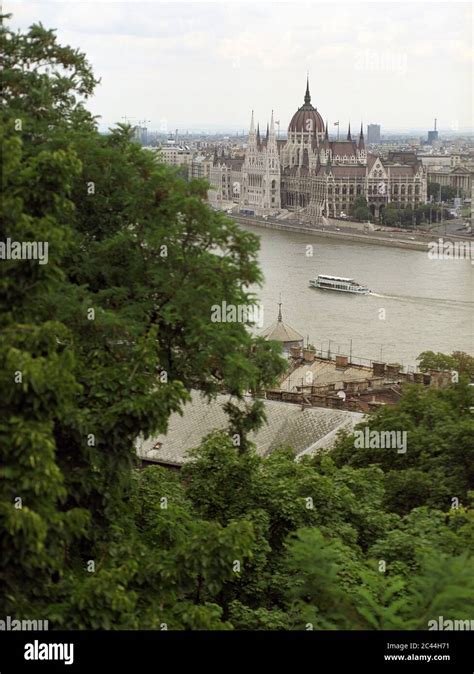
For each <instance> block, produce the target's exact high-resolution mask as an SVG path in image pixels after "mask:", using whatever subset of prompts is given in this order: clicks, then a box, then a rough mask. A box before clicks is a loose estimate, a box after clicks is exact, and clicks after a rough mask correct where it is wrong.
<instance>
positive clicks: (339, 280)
mask: <svg viewBox="0 0 474 674" xmlns="http://www.w3.org/2000/svg"><path fill="white" fill-rule="evenodd" d="M309 286H310V288H320V289H321V290H337V291H339V292H341V293H354V294H356V295H368V294H369V293H370V290H369V288H368V287H367V286H366V285H363V284H361V283H357V281H355V280H354V279H353V278H344V277H343V276H327V275H326V274H319V276H317V277H316V278H313V279H311V280H310V282H309Z"/></svg>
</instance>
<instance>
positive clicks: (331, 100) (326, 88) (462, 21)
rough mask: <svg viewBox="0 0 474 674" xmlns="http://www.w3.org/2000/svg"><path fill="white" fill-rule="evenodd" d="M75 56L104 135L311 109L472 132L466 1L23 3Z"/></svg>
mask: <svg viewBox="0 0 474 674" xmlns="http://www.w3.org/2000/svg"><path fill="white" fill-rule="evenodd" d="M4 11H6V12H11V13H12V14H13V18H12V24H13V25H14V27H16V28H22V29H24V28H27V27H28V26H29V25H30V24H32V23H34V22H39V21H41V22H42V23H43V24H44V26H46V27H48V28H56V29H57V32H58V36H59V40H60V41H61V42H62V43H67V44H70V45H71V46H74V47H79V48H80V49H81V50H82V51H84V52H85V53H86V54H87V56H88V58H89V61H90V62H91V64H92V66H93V69H94V72H95V75H96V76H97V77H100V79H101V84H100V85H99V86H98V88H97V90H96V94H95V96H94V98H93V99H91V101H90V104H89V108H90V110H91V111H92V112H93V113H94V114H97V115H101V126H103V127H107V126H111V125H113V124H114V123H115V122H117V121H121V119H122V117H124V116H127V117H129V118H134V119H136V120H139V119H146V120H151V122H149V123H148V126H149V128H152V129H159V128H160V127H161V128H162V129H165V127H166V128H167V129H168V130H172V131H174V129H175V128H178V129H180V131H185V130H186V129H190V130H191V129H201V128H231V129H244V128H245V129H247V128H248V124H249V118H250V110H251V109H252V108H255V114H256V117H257V118H258V119H259V120H260V122H261V124H262V125H264V124H266V121H267V119H268V118H269V116H270V114H271V109H272V108H273V109H274V110H275V118H276V119H279V120H281V125H282V126H281V128H282V129H283V128H284V127H286V126H287V124H288V122H289V120H290V119H291V116H292V114H293V113H294V112H295V110H296V109H297V108H298V107H299V106H300V105H302V103H303V96H304V89H305V85H306V72H307V71H309V76H310V86H311V95H312V103H313V105H315V106H316V107H317V108H318V110H319V111H320V113H321V115H322V116H323V118H324V119H326V118H328V119H329V122H330V125H331V126H332V124H333V122H334V121H336V120H340V123H341V128H345V127H346V125H347V122H348V121H349V119H350V120H351V122H352V125H353V127H358V125H359V124H360V121H361V120H363V122H364V125H365V124H367V123H371V122H374V123H380V124H381V125H382V129H383V130H394V129H409V128H421V129H431V128H432V127H433V118H434V117H437V118H438V128H441V129H450V130H457V129H466V128H471V127H472V46H473V45H472V8H471V5H470V4H469V3H463V2H449V3H444V2H439V3H437V2H430V3H417V2H410V3H402V2H389V3H382V2H377V3H375V2H368V3H357V2H349V3H347V2H346V3H335V2H331V4H329V3H322V2H321V3H320V2H311V3H306V2H292V3H291V4H290V3H286V2H273V3H264V2H253V3H252V2H227V3H225V2H208V3H200V2H173V3H165V2H159V1H156V0H149V1H148V2H116V1H114V0H112V1H110V0H109V1H106V2H81V1H80V0H73V1H72V2H69V1H59V2H48V1H46V0H42V1H41V2H20V1H18V0H6V2H4Z"/></svg>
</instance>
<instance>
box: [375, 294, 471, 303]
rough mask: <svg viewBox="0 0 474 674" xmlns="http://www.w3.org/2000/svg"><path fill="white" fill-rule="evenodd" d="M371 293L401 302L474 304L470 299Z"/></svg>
mask: <svg viewBox="0 0 474 674" xmlns="http://www.w3.org/2000/svg"><path fill="white" fill-rule="evenodd" d="M369 294H370V295H372V297H380V298H382V299H387V300H398V301H401V302H407V301H408V302H426V303H428V304H440V303H442V304H460V305H467V306H472V305H474V302H470V301H469V300H451V299H449V298H447V297H419V296H417V295H384V294H382V293H374V292H372V291H371V292H370V293H369Z"/></svg>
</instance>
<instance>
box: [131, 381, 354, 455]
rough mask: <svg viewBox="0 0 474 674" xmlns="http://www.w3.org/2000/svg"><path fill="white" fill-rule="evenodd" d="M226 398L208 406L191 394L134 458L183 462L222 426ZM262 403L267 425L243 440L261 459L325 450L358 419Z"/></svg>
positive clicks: (335, 412)
mask: <svg viewBox="0 0 474 674" xmlns="http://www.w3.org/2000/svg"><path fill="white" fill-rule="evenodd" d="M229 399H230V398H229V396H227V395H219V396H217V399H216V400H213V401H211V402H210V403H209V402H207V400H206V399H205V398H204V397H203V396H202V395H201V394H200V393H199V392H197V391H194V392H193V393H192V401H191V402H190V403H188V404H186V405H185V406H184V409H183V416H181V415H179V414H178V413H174V414H172V415H171V417H170V420H169V425H168V432H167V433H166V435H158V436H155V437H153V438H149V439H148V440H145V441H144V442H142V443H141V446H140V447H139V448H138V450H137V453H138V455H139V457H140V458H142V459H143V460H146V461H154V462H157V463H162V464H167V465H172V466H181V465H183V464H184V463H187V462H188V461H189V460H190V457H189V454H188V452H189V450H190V449H192V448H194V447H197V446H199V444H200V443H201V441H202V439H203V438H204V437H205V436H206V435H208V434H209V433H210V432H211V431H213V430H216V429H222V430H224V429H226V428H228V425H229V422H228V417H227V415H226V414H225V412H224V410H223V405H224V404H225V403H226V402H228V401H229ZM247 400H250V399H247ZM263 403H264V406H265V413H266V416H267V421H266V422H265V423H264V424H263V425H262V427H261V428H260V429H259V430H258V431H257V432H256V433H254V432H253V433H250V434H249V440H251V441H252V442H254V443H255V445H256V448H257V452H258V454H260V455H261V456H266V455H268V454H271V453H272V452H273V451H275V450H276V449H278V448H280V447H288V446H289V447H292V448H293V449H294V450H295V453H296V454H297V455H300V454H302V453H305V454H307V453H312V452H313V451H321V450H323V449H328V448H329V447H331V446H332V444H333V443H334V440H335V436H336V432H337V430H339V429H342V428H346V429H348V430H349V431H350V430H352V428H353V427H354V426H355V425H356V424H357V423H359V422H360V421H361V419H362V416H363V415H362V414H360V413H358V412H346V411H343V410H333V409H326V408H322V407H308V408H305V409H301V406H300V405H294V404H291V403H283V402H279V401H275V400H264V401H263ZM157 445H158V447H157V448H156V449H155V446H157Z"/></svg>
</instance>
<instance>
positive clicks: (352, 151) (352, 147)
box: [329, 140, 357, 159]
mask: <svg viewBox="0 0 474 674" xmlns="http://www.w3.org/2000/svg"><path fill="white" fill-rule="evenodd" d="M329 146H330V148H331V150H332V156H333V159H334V157H336V155H339V157H343V156H344V155H346V157H352V156H354V157H357V143H356V142H355V140H334V141H331V142H330V143H329Z"/></svg>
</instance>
